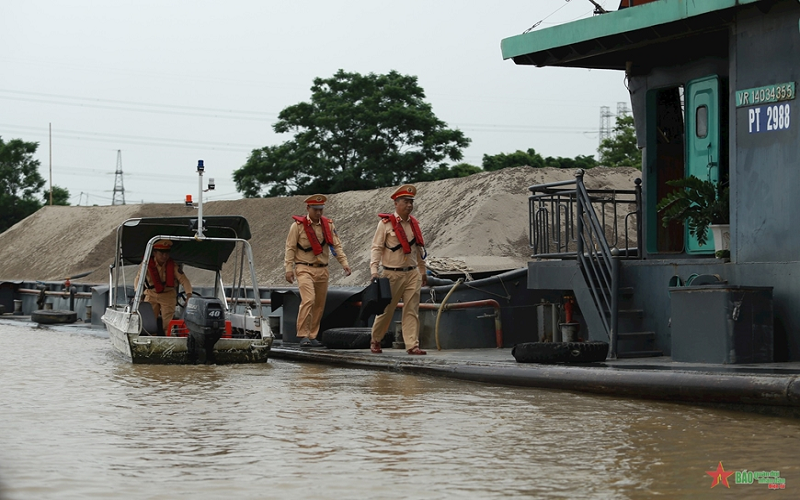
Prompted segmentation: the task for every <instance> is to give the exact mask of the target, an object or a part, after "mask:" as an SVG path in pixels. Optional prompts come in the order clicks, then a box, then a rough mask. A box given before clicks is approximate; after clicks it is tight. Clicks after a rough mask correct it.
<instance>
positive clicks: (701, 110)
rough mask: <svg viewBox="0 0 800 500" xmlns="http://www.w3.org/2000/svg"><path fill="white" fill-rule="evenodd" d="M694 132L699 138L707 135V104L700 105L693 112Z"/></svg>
mask: <svg viewBox="0 0 800 500" xmlns="http://www.w3.org/2000/svg"><path fill="white" fill-rule="evenodd" d="M695 124H696V129H695V130H696V134H697V137H698V138H699V139H704V138H705V137H706V136H707V135H708V106H700V107H698V108H697V111H696V112H695Z"/></svg>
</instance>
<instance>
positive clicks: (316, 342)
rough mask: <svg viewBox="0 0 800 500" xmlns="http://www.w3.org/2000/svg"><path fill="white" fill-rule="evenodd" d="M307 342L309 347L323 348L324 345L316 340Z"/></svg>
mask: <svg viewBox="0 0 800 500" xmlns="http://www.w3.org/2000/svg"><path fill="white" fill-rule="evenodd" d="M308 340H309V344H310V345H311V347H325V344H323V343H322V342H320V341H319V340H317V339H308Z"/></svg>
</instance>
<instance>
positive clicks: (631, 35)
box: [500, 0, 761, 70]
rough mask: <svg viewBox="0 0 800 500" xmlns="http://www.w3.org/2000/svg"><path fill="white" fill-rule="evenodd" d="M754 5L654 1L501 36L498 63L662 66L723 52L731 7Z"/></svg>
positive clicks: (725, 0) (741, 0) (727, 0)
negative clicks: (690, 56) (651, 63)
mask: <svg viewBox="0 0 800 500" xmlns="http://www.w3.org/2000/svg"><path fill="white" fill-rule="evenodd" d="M760 1H761V0H703V1H702V2H700V1H686V0H658V1H656V2H651V3H647V4H644V5H640V6H637V7H633V8H627V9H620V10H617V11H613V12H608V13H605V14H601V15H598V16H593V17H590V18H586V19H580V20H578V21H573V22H569V23H565V24H561V25H559V26H553V27H551V28H545V29H541V30H536V31H530V32H526V33H523V34H521V35H516V36H512V37H509V38H505V39H504V40H502V41H501V42H500V47H501V50H502V53H503V59H513V61H514V62H515V63H516V64H523V65H525V64H530V65H536V66H568V67H578V68H589V69H613V70H625V69H626V66H627V65H628V64H629V63H631V62H632V63H634V64H637V65H642V64H646V62H647V61H649V60H650V59H652V58H654V57H655V58H656V59H658V60H659V62H660V64H661V65H662V66H667V65H669V64H670V63H669V62H668V61H665V59H669V58H673V57H678V58H680V57H684V58H685V57H686V55H687V54H694V55H695V56H697V55H698V52H699V51H702V52H705V53H708V54H702V55H719V54H718V53H719V52H722V53H727V50H728V45H727V43H728V38H727V36H728V34H727V31H726V23H728V22H730V21H731V20H732V19H733V17H732V11H733V9H734V8H736V7H739V6H742V5H745V4H753V3H758V2H760ZM705 46H710V47H705ZM704 47H705V48H704ZM654 54H657V56H654Z"/></svg>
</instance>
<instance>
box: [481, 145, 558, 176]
mask: <svg viewBox="0 0 800 500" xmlns="http://www.w3.org/2000/svg"><path fill="white" fill-rule="evenodd" d="M524 166H528V167H534V168H540V167H544V159H543V158H542V155H540V154H539V153H537V152H536V150H534V149H533V148H528V150H527V151H521V150H519V149H518V150H516V151H514V152H513V153H511V154H505V153H500V154H496V155H483V169H484V170H485V171H487V172H493V171H495V170H500V169H503V168H508V167H524Z"/></svg>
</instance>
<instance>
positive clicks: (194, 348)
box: [101, 160, 273, 364]
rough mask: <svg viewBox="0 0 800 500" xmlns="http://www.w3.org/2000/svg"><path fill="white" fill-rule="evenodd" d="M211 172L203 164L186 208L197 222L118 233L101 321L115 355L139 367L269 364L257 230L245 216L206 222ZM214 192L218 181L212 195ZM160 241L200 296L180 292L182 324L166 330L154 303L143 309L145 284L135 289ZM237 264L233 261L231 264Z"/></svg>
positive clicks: (131, 225) (133, 223) (130, 223)
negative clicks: (253, 240) (206, 175)
mask: <svg viewBox="0 0 800 500" xmlns="http://www.w3.org/2000/svg"><path fill="white" fill-rule="evenodd" d="M204 170H205V168H204V165H203V160H200V161H198V165H197V172H198V176H199V196H198V204H197V206H195V205H194V204H193V203H192V201H191V196H187V197H186V205H187V207H190V208H192V209H194V208H196V209H197V210H198V212H197V217H147V218H134V219H128V220H126V221H125V222H123V223H122V224H121V225H120V226H119V227H118V228H117V235H116V246H115V248H116V255H115V258H114V263H113V264H112V265H111V267H110V270H109V284H110V293H109V304H108V306H107V308H106V310H105V313H104V314H103V317H102V318H101V319H102V321H103V323H105V325H106V329H107V330H108V333H109V337H110V338H111V343H112V345H113V346H114V349H116V350H117V351H119V352H120V353H121V354H123V355H124V356H125V357H126V358H127V359H129V360H130V361H132V362H133V363H143V364H192V363H207V364H212V363H219V364H223V363H259V362H266V361H267V358H268V356H269V352H270V349H271V347H272V342H273V335H272V333H271V331H270V328H269V322H268V321H267V318H266V317H265V316H264V313H263V309H262V302H261V299H260V296H259V292H258V285H257V283H256V273H255V267H254V266H253V252H252V249H251V247H250V244H249V242H248V241H247V240H249V239H250V237H251V234H250V226H249V224H248V222H247V219H245V218H244V217H241V216H209V217H203V201H202V200H203V198H202V196H203V172H204ZM211 189H214V180H213V179H209V185H208V189H207V190H211ZM200 221H202V222H200ZM159 240H169V241H171V242H172V251H171V257H172V258H173V259H174V260H175V262H177V263H179V265H181V266H185V267H184V273H185V274H187V276H189V277H190V280H191V281H192V282H193V286H192V288H193V289H194V290H193V291H194V293H193V294H192V295H191V296H190V297H189V298H188V300H187V299H186V295H185V294H184V293H183V292H180V291H179V290H176V291H179V293H178V294H177V308H176V311H175V316H174V318H173V319H172V321H170V322H169V324H167V325H163V324H159V320H158V319H157V318H156V316H155V314H154V313H153V308H152V307H151V305H150V303H148V302H145V301H144V288H145V287H144V281H145V280H144V279H139V280H138V283H136V284H135V285H134V283H133V280H134V276H135V275H136V268H135V267H132V266H138V270H139V275H140V276H142V277H144V276H145V275H146V273H147V264H148V262H149V260H150V256H151V254H152V253H153V245H154V244H155V243H156V242H157V241H159ZM231 256H233V257H234V260H233V261H232V262H231V263H229V264H228V260H229V259H230V258H231ZM245 261H247V267H245V265H244V264H245ZM246 269H249V273H246V272H245V270H246ZM246 274H249V275H248V276H246ZM223 276H224V277H228V276H230V277H231V284H232V285H233V286H230V287H228V288H226V287H225V286H224V285H223ZM126 278H127V279H130V280H131V282H126ZM195 280H198V282H197V283H194V281H195ZM248 280H249V283H247V281H248ZM203 285H206V286H203ZM176 286H179V285H178V283H176ZM226 292H227V293H226Z"/></svg>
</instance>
